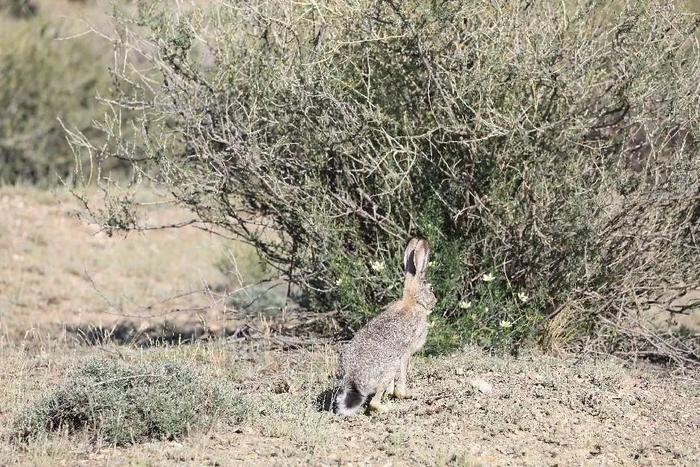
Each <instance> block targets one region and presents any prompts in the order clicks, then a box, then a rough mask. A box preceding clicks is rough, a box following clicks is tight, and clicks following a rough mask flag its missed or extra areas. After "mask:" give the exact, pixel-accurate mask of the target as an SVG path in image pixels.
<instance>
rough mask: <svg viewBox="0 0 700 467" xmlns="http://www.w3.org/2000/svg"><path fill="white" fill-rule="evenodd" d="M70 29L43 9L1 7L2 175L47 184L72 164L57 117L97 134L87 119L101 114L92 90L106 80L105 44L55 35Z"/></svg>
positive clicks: (3, 179) (0, 178) (101, 89)
mask: <svg viewBox="0 0 700 467" xmlns="http://www.w3.org/2000/svg"><path fill="white" fill-rule="evenodd" d="M70 30H71V29H70V28H68V27H66V25H65V24H62V22H61V21H59V20H55V19H47V18H45V17H43V16H41V15H39V16H36V17H34V18H32V19H28V20H10V19H7V18H3V17H2V15H1V14H0V83H1V84H0V108H1V109H2V112H0V183H16V182H28V183H37V184H40V185H52V184H55V183H57V182H58V178H57V176H60V177H63V178H66V177H68V176H70V175H72V174H73V173H74V172H75V163H76V160H75V157H74V154H73V152H72V151H71V148H70V146H69V144H68V142H67V141H66V133H65V131H64V129H63V127H62V125H61V122H60V121H59V119H61V120H62V121H63V122H64V124H65V125H66V126H67V127H68V128H71V129H73V130H77V131H82V132H84V133H85V134H86V135H87V136H88V137H90V138H93V139H94V141H98V139H99V133H98V132H96V131H95V130H94V129H93V128H92V126H93V121H94V120H101V119H102V118H103V116H104V108H102V107H101V106H100V104H99V102H98V100H97V95H98V94H100V93H103V94H104V93H106V92H107V90H108V89H109V88H110V82H111V77H110V75H109V73H108V72H107V67H108V64H109V60H110V53H109V52H110V46H109V43H107V42H106V41H100V40H96V38H95V36H89V37H88V36H84V37H81V38H73V39H69V40H61V38H63V37H66V36H68V35H69V34H70V33H69V31H70ZM77 162H78V163H82V162H85V158H81V159H79V160H78V161H77ZM88 172H89V169H87V168H86V170H85V173H88Z"/></svg>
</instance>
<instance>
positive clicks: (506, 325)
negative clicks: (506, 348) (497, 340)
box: [501, 319, 513, 329]
mask: <svg viewBox="0 0 700 467" xmlns="http://www.w3.org/2000/svg"><path fill="white" fill-rule="evenodd" d="M501 327H502V328H503V329H510V328H512V327H513V323H511V322H510V321H507V320H505V319H504V320H503V321H501Z"/></svg>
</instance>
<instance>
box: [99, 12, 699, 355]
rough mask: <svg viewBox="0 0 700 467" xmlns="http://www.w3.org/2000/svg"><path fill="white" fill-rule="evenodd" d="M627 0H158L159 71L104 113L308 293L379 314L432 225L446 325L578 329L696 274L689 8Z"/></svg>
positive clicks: (695, 125)
mask: <svg viewBox="0 0 700 467" xmlns="http://www.w3.org/2000/svg"><path fill="white" fill-rule="evenodd" d="M620 3H621V2H617V3H613V4H610V3H609V2H602V1H601V2H598V1H579V2H529V1H515V2H492V1H483V0H469V1H464V2H432V1H422V0H414V1H409V2H395V1H391V0H363V1H359V2H352V3H348V4H327V3H323V2H322V3H319V4H308V5H306V4H304V5H301V4H295V3H288V2H226V3H214V4H210V7H209V8H208V9H205V10H195V11H191V12H188V13H185V12H178V14H176V15H175V14H172V13H170V12H169V11H168V10H167V9H163V8H160V7H158V4H157V3H151V4H148V5H149V7H143V8H142V9H141V10H140V13H139V15H138V16H137V17H136V18H134V19H131V20H130V19H122V20H123V21H126V22H129V21H132V22H133V23H134V28H132V29H131V31H138V32H135V33H134V36H133V37H130V38H129V40H128V43H129V44H137V47H138V50H140V51H145V52H144V53H146V54H147V55H148V57H149V61H150V62H151V63H152V64H153V65H154V69H153V70H154V71H155V72H156V75H157V79H154V76H153V75H150V74H149V75H139V74H134V73H132V74H127V75H125V76H123V79H125V80H129V81H139V80H141V82H142V83H145V84H144V86H143V88H144V89H146V84H148V86H152V83H154V82H157V83H158V85H157V88H156V89H155V91H154V96H153V97H147V96H146V94H145V93H138V92H137V93H136V94H135V95H134V96H133V98H131V99H130V100H129V101H128V103H124V104H123V105H124V106H128V105H134V104H133V103H134V102H138V106H139V109H140V111H141V114H140V116H139V118H138V119H137V121H136V125H137V126H139V127H140V128H141V129H142V131H141V133H140V139H138V140H133V139H132V140H126V139H125V138H122V137H120V136H119V131H118V129H117V128H112V129H111V130H110V131H109V135H110V137H111V138H113V139H114V140H115V141H118V142H119V143H120V147H121V148H126V149H127V150H126V151H122V152H120V153H119V156H120V157H125V156H127V157H130V158H132V159H133V161H134V164H135V166H136V167H137V169H138V170H139V171H140V174H142V175H143V176H147V177H151V178H153V179H154V180H156V181H158V182H160V183H164V184H165V185H167V186H168V187H169V188H170V189H171V193H172V195H173V196H174V197H175V199H176V200H177V201H178V202H180V203H181V204H183V205H185V206H188V207H190V208H191V209H192V210H193V211H194V212H196V213H197V215H198V216H199V218H200V219H202V220H203V221H205V222H208V223H211V224H213V225H216V226H218V227H220V228H223V229H226V230H228V231H230V232H232V233H234V234H236V235H238V236H240V237H242V238H243V239H245V240H246V241H248V242H250V243H252V244H254V245H255V246H256V248H257V249H258V252H259V253H260V255H261V256H262V257H264V258H265V259H266V260H267V261H269V262H270V263H271V264H272V265H273V266H275V267H277V268H278V269H279V270H280V271H281V272H283V273H285V274H287V275H288V276H289V277H291V278H292V280H294V281H295V282H297V283H298V284H300V285H301V286H302V287H303V288H304V290H305V291H306V298H307V302H306V304H307V305H308V306H310V307H315V308H320V309H324V310H325V309H328V308H331V307H337V308H339V309H340V310H342V312H343V314H344V315H343V316H344V317H345V319H346V320H347V321H348V322H350V323H351V324H355V325H356V324H359V323H360V322H362V321H364V320H366V319H367V318H368V317H369V316H371V315H373V314H374V313H376V312H377V311H378V310H379V309H380V307H381V306H382V305H383V304H385V303H386V302H387V301H388V300H390V299H392V298H395V297H396V296H397V295H398V294H399V287H400V283H401V281H400V270H401V267H400V261H401V252H402V249H403V246H404V245H405V242H406V241H407V239H408V238H409V237H410V236H415V235H420V236H426V237H428V238H429V239H430V241H431V243H432V244H433V248H434V258H433V266H432V268H431V270H430V276H431V279H432V281H433V283H434V285H435V289H436V293H437V295H438V297H439V303H438V306H437V310H436V312H435V320H436V323H437V326H436V327H435V328H434V330H433V332H431V336H432V338H433V339H434V341H433V344H434V346H437V347H438V348H442V349H444V348H449V347H451V346H454V345H458V344H460V343H462V342H464V341H468V340H476V341H479V342H482V343H483V344H484V345H488V346H497V347H501V346H506V347H507V346H509V345H512V344H513V343H517V342H520V341H521V340H522V339H525V338H528V337H533V336H535V335H538V334H539V335H541V333H542V332H543V331H544V332H547V333H549V338H550V340H551V339H555V340H556V339H558V338H561V337H562V336H563V335H566V336H569V337H570V338H569V337H567V339H566V340H567V342H566V343H568V341H570V340H572V341H578V342H581V341H586V340H588V337H587V336H589V335H590V334H591V332H594V331H596V330H597V329H599V328H600V326H603V325H608V324H610V323H612V322H615V323H620V318H622V317H625V316H631V313H632V311H633V310H636V309H638V308H639V306H640V304H641V306H644V304H645V303H649V302H653V301H658V300H659V297H661V296H662V295H664V294H668V293H669V291H670V292H673V290H674V287H676V286H677V285H680V284H691V283H697V280H698V278H699V277H700V247H699V245H698V239H699V238H700V220H699V219H700V215H699V214H698V213H700V200H699V199H700V195H699V193H698V188H697V187H698V186H699V185H700V165H699V164H700V160H699V159H698V158H697V148H698V140H699V139H700V118H699V116H698V108H700V97H699V95H698V92H697V83H698V82H700V66H699V63H698V48H697V42H696V40H695V35H694V34H695V32H696V30H697V28H698V24H700V23H699V19H698V16H697V15H693V14H691V13H689V12H687V11H686V10H685V9H684V8H683V7H682V6H680V5H678V4H675V3H671V2H665V1H653V0H650V1H641V2H628V3H625V4H620ZM136 26H137V27H138V28H142V29H137V27H136ZM119 45H121V46H123V47H128V45H127V41H120V42H119ZM153 70H151V71H153ZM88 146H89V145H88ZM93 149H94V148H93ZM119 206H120V208H119V211H118V213H119V216H121V217H119V219H121V220H119V219H118V220H119V222H115V221H114V219H115V218H114V217H113V216H111V214H110V213H109V212H106V213H103V214H105V217H103V218H102V221H103V222H104V223H105V225H107V226H110V227H111V228H118V227H127V228H128V227H129V226H133V224H132V222H131V221H129V222H126V221H124V219H122V218H123V216H124V213H125V212H128V211H126V210H125V206H126V207H128V208H129V209H131V208H133V207H134V206H129V205H128V203H126V204H125V203H124V202H122V203H120V204H119ZM486 273H490V274H493V275H494V277H495V280H494V281H493V282H491V283H488V284H485V283H484V281H483V280H482V276H483V274H486ZM519 294H525V295H526V296H527V300H522V299H520V298H519ZM521 296H523V295H521ZM466 302H472V303H473V305H472V307H466V306H464V305H461V304H463V303H466ZM546 317H549V318H551V319H556V320H557V321H556V326H554V328H552V322H551V321H550V322H548V321H547V320H546V319H545V318H546ZM606 323H607V324H606ZM559 326H563V327H564V328H566V329H567V330H569V331H571V330H573V332H568V331H567V333H558V329H559ZM566 343H565V344H566ZM615 345H617V344H615ZM618 348H619V347H618ZM695 357H697V355H695Z"/></svg>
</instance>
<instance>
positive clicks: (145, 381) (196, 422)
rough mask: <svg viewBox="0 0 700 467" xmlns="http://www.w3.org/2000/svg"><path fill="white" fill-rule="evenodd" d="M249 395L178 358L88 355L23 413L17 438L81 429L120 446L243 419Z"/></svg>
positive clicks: (181, 434)
mask: <svg viewBox="0 0 700 467" xmlns="http://www.w3.org/2000/svg"><path fill="white" fill-rule="evenodd" d="M246 413H247V406H246V403H245V400H244V399H243V398H242V397H240V396H237V395H236V394H235V393H232V392H230V391H227V390H226V389H225V388H224V387H223V386H221V385H219V384H216V383H213V382H210V381H208V380H207V379H205V378H204V377H202V376H200V375H198V374H197V373H196V372H195V371H194V370H192V369H191V368H188V367H185V366H182V365H179V364H175V363H157V364H137V365H129V364H126V363H123V362H120V361H115V360H103V359H94V360H90V361H88V362H86V363H84V364H83V365H81V366H80V367H78V368H77V369H76V370H74V371H73V372H72V373H71V374H69V375H68V376H67V377H66V379H65V381H64V382H63V383H62V384H61V385H60V386H59V387H58V388H57V389H56V390H55V391H53V392H52V393H51V394H49V395H47V396H46V397H44V398H43V399H41V400H39V401H38V402H37V403H36V404H34V405H33V406H31V407H29V408H27V409H26V410H25V411H24V412H22V413H21V414H20V415H19V417H18V419H17V421H16V434H17V438H18V439H19V440H29V439H32V438H36V437H37V436H41V435H45V434H48V433H51V432H67V433H70V434H73V433H78V432H83V433H86V434H87V436H88V437H89V438H91V439H92V440H93V441H101V442H106V443H110V444H116V445H125V444H132V443H138V442H142V441H146V440H150V439H173V438H179V437H182V436H184V435H187V434H188V433H189V432H190V431H191V430H197V429H202V428H206V427H209V426H211V425H212V424H213V423H215V422H216V421H217V420H220V419H223V420H225V421H232V422H240V421H241V420H243V419H244V417H245V416H246Z"/></svg>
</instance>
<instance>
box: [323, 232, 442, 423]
mask: <svg viewBox="0 0 700 467" xmlns="http://www.w3.org/2000/svg"><path fill="white" fill-rule="evenodd" d="M429 256H430V246H429V245H428V242H427V240H422V239H417V238H414V239H411V241H410V242H409V243H408V246H406V251H405V253H404V272H405V278H404V286H403V297H402V298H401V299H400V300H397V301H395V302H393V303H391V304H389V306H388V307H387V308H386V309H385V310H384V311H383V312H382V313H381V314H380V315H379V316H377V317H376V318H374V319H373V320H372V321H370V322H369V323H368V324H367V325H366V326H365V327H364V328H362V329H360V331H358V332H357V334H355V336H354V337H353V338H352V340H351V341H350V342H348V343H347V344H346V345H345V346H344V348H343V349H342V350H341V352H340V371H339V376H340V380H341V381H340V389H339V393H338V396H337V398H336V400H335V408H334V409H335V413H337V414H341V415H354V414H356V413H357V412H358V411H359V410H360V408H361V407H362V406H363V404H364V402H365V401H366V400H367V398H368V397H369V396H371V395H374V396H373V397H372V399H371V400H370V402H369V408H370V410H376V411H380V412H381V411H384V410H385V408H384V406H383V405H382V404H381V402H382V396H383V395H384V394H385V393H387V394H391V393H393V395H394V396H395V397H397V398H405V397H408V393H407V391H406V376H407V373H408V365H409V362H410V359H411V356H412V355H413V354H414V353H416V352H417V351H418V350H420V349H421V348H422V347H423V345H424V344H425V339H426V337H427V335H428V315H429V314H430V312H431V311H432V309H433V307H434V306H435V302H436V299H435V295H434V294H433V291H432V286H431V285H430V283H429V282H427V280H426V277H425V272H426V268H427V267H428V259H429Z"/></svg>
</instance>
